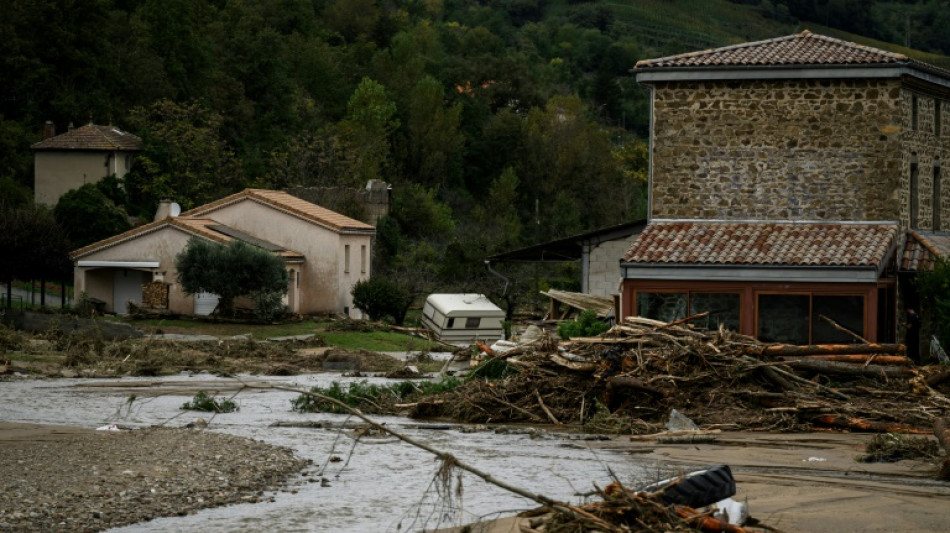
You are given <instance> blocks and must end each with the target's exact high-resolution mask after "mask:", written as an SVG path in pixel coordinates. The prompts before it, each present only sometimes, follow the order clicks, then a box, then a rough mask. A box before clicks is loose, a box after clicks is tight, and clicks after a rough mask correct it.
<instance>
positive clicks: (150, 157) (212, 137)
mask: <svg viewBox="0 0 950 533" xmlns="http://www.w3.org/2000/svg"><path fill="white" fill-rule="evenodd" d="M131 118H132V122H133V125H134V126H135V129H136V130H137V131H138V132H140V135H141V137H142V141H143V143H144V145H145V147H144V150H143V151H142V153H141V154H139V156H138V157H136V159H135V164H134V165H133V168H132V172H131V173H130V174H129V176H128V177H127V178H126V183H127V184H128V185H129V189H130V192H131V193H132V195H133V199H132V200H133V203H134V204H136V206H137V207H138V208H139V209H140V210H148V211H150V210H152V209H154V206H155V204H157V202H158V200H160V199H162V198H171V199H173V200H175V201H176V202H178V203H179V204H181V206H182V207H184V208H186V209H188V208H190V207H192V206H195V205H199V204H202V203H206V202H210V201H211V200H214V199H216V198H219V197H221V196H223V195H226V194H230V193H233V192H236V191H238V190H240V188H241V187H242V186H243V185H244V180H243V177H242V172H241V169H240V166H239V164H238V161H237V160H236V159H235V156H234V152H233V151H232V149H231V147H229V146H228V145H227V143H225V142H224V139H223V138H222V137H221V135H220V131H219V130H220V127H221V121H222V119H221V116H220V115H218V114H217V113H214V112H212V111H209V110H207V109H205V108H203V107H202V106H200V105H198V104H188V105H182V104H178V103H175V102H172V101H171V100H160V101H158V102H156V103H154V104H152V105H150V106H148V107H137V108H135V109H133V110H132V117H131Z"/></svg>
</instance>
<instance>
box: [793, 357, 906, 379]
mask: <svg viewBox="0 0 950 533" xmlns="http://www.w3.org/2000/svg"><path fill="white" fill-rule="evenodd" d="M785 364H787V365H788V366H790V367H792V368H794V369H795V370H805V371H807V372H816V373H819V374H834V375H836V376H851V377H866V378H880V377H884V378H887V379H902V378H907V377H909V376H912V375H913V374H914V371H913V370H911V369H910V368H907V367H903V366H881V365H870V366H863V365H852V364H850V363H837V362H835V361H821V360H809V359H793V360H790V361H786V362H785Z"/></svg>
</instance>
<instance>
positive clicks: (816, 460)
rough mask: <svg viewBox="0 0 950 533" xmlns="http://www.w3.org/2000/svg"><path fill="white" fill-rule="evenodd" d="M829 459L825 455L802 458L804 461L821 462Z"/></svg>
mask: <svg viewBox="0 0 950 533" xmlns="http://www.w3.org/2000/svg"><path fill="white" fill-rule="evenodd" d="M824 461H827V459H825V458H824V457H809V458H808V459H802V462H803V463H821V462H824Z"/></svg>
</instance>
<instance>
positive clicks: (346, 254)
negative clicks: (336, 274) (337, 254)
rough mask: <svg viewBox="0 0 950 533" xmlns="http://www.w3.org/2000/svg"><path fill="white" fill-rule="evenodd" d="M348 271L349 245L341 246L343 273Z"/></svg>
mask: <svg viewBox="0 0 950 533" xmlns="http://www.w3.org/2000/svg"><path fill="white" fill-rule="evenodd" d="M349 271H350V245H349V244H347V245H345V246H343V272H349Z"/></svg>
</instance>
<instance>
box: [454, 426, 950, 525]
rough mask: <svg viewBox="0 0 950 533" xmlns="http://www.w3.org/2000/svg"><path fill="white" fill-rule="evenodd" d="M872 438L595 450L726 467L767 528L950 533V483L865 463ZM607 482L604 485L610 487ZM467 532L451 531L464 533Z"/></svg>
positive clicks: (928, 471) (672, 464)
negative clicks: (949, 523) (949, 510)
mask: <svg viewBox="0 0 950 533" xmlns="http://www.w3.org/2000/svg"><path fill="white" fill-rule="evenodd" d="M869 438H870V436H869V435H867V434H856V433H781V434H778V433H748V432H737V433H722V434H719V435H717V436H716V440H715V441H714V442H710V443H695V444H658V443H656V442H655V441H652V442H651V441H631V440H630V438H629V437H615V438H612V439H611V440H608V441H597V442H591V443H589V445H590V446H591V447H595V448H605V449H613V450H617V451H619V452H621V453H628V454H630V455H631V456H633V457H635V458H636V460H637V461H642V462H646V463H650V462H652V463H654V464H655V468H656V473H657V477H658V478H663V477H666V476H668V475H670V474H674V475H675V474H676V473H677V472H685V471H689V470H691V469H695V468H700V467H705V466H709V465H714V464H726V465H729V466H730V467H731V468H732V472H733V474H734V475H735V478H736V488H737V493H736V496H734V499H736V500H740V501H745V502H747V503H748V506H749V513H750V515H751V516H752V517H754V518H756V519H758V520H759V521H760V522H761V523H763V524H766V525H768V526H770V527H773V528H776V529H778V530H780V531H784V532H787V533H791V532H811V533H832V532H834V533H840V532H885V531H902V532H919V533H923V532H936V531H946V530H947V511H946V509H947V505H950V483H947V482H941V481H936V480H935V479H934V475H935V472H936V468H937V467H936V465H935V464H934V463H932V462H927V461H899V462H895V463H861V462H857V461H856V460H855V458H856V457H857V456H859V455H861V454H862V453H863V451H864V448H865V445H866V443H867V442H868V440H869ZM607 483H608V480H604V482H603V483H601V485H606V484H607ZM518 524H519V520H518V519H516V518H504V519H500V520H496V521H493V522H485V523H480V524H473V525H471V526H468V527H470V529H469V530H467V531H470V532H471V533H512V532H518V531H520V530H519V527H518ZM460 531H465V530H464V529H458V528H457V529H444V530H440V532H442V533H450V532H451V533H458V532H460Z"/></svg>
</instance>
